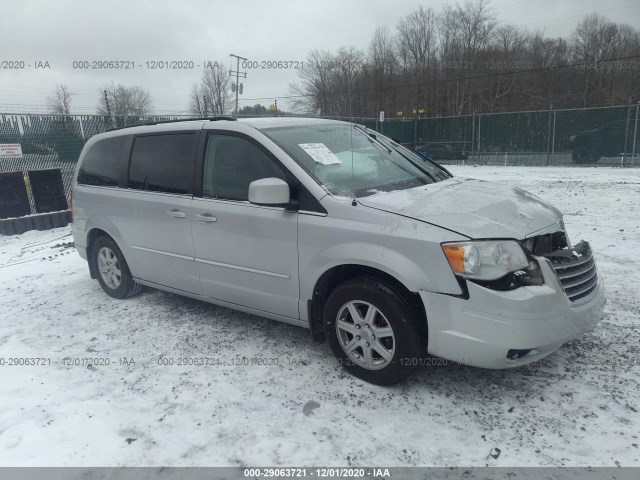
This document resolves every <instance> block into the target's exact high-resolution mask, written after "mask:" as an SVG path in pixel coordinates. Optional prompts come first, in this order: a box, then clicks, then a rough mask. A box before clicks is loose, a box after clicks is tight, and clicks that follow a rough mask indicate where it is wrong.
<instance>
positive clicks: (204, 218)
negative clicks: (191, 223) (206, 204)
mask: <svg viewBox="0 0 640 480" xmlns="http://www.w3.org/2000/svg"><path fill="white" fill-rule="evenodd" d="M194 218H195V219H196V220H198V221H199V222H209V223H212V222H216V221H217V220H218V219H217V218H216V217H214V216H213V215H211V214H210V213H202V214H197V215H194Z"/></svg>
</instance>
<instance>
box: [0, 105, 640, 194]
mask: <svg viewBox="0 0 640 480" xmlns="http://www.w3.org/2000/svg"><path fill="white" fill-rule="evenodd" d="M639 108H640V105H638V104H631V105H623V106H618V107H606V108H591V109H573V110H554V109H551V108H550V109H548V110H540V111H530V112H511V113H500V114H481V115H463V116H458V117H437V118H421V119H414V118H404V119H390V120H385V121H384V122H380V121H379V120H378V119H372V118H353V117H339V118H337V119H338V120H344V121H352V122H356V123H360V124H363V125H365V126H367V127H369V128H372V129H375V130H377V131H379V132H381V133H383V134H384V135H386V136H388V137H391V138H394V139H396V140H398V141H400V142H402V143H406V144H409V145H411V146H413V147H415V148H417V149H418V150H420V151H422V152H424V153H425V154H426V155H427V156H430V157H431V158H433V159H434V160H436V161H439V162H441V163H444V164H472V165H528V166H536V165H537V166H561V165H606V166H625V167H636V166H640V145H637V143H636V142H637V140H640V139H638V138H637V137H638V114H639V111H638V110H639ZM185 118H188V117H185V116H140V117H116V118H115V119H113V120H111V119H110V118H108V117H104V116H97V115H83V116H64V117H63V116H54V115H19V114H0V144H6V143H19V144H21V147H22V153H23V155H22V157H21V158H0V172H11V171H23V172H26V171H29V170H40V169H47V168H60V169H61V171H62V177H63V180H64V184H65V190H66V193H67V195H68V194H69V190H70V185H71V179H72V176H73V172H74V169H75V164H76V162H77V159H78V156H79V154H80V151H81V150H82V147H83V145H84V143H85V142H86V141H87V140H88V139H89V138H91V137H92V136H93V135H96V134H98V133H101V132H104V131H106V130H108V129H109V128H111V127H112V126H113V123H114V122H115V124H116V126H118V127H124V126H131V125H137V124H140V123H146V122H152V121H163V120H179V119H185ZM639 143H640V142H639ZM0 151H2V150H1V149H0Z"/></svg>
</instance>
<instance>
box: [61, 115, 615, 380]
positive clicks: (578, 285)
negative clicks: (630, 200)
mask: <svg viewBox="0 0 640 480" xmlns="http://www.w3.org/2000/svg"><path fill="white" fill-rule="evenodd" d="M72 194H73V197H72V198H73V218H74V222H73V236H74V240H75V245H76V247H77V249H78V252H79V253H80V255H81V256H82V257H83V258H85V259H86V260H88V264H89V272H90V275H91V277H92V278H96V279H97V280H98V282H100V285H101V286H102V288H103V289H104V291H105V292H106V293H107V294H109V295H111V296H112V297H115V298H126V297H129V296H131V295H133V294H135V293H138V292H139V291H140V289H141V287H142V286H143V285H146V286H150V287H153V288H158V289H161V290H166V291H169V292H174V293H178V294H181V295H186V296H189V297H192V298H197V299H200V300H205V301H208V302H212V303H215V304H218V305H223V306H226V307H229V308H233V309H237V310H241V311H244V312H249V313H252V314H255V315H259V316H262V317H267V318H271V319H275V320H279V321H283V322H287V323H290V324H293V325H298V326H301V327H305V328H308V329H309V330H310V332H311V337H312V338H313V339H314V340H316V341H326V342H327V343H328V344H329V345H330V347H331V349H332V350H333V353H334V354H335V356H336V357H337V359H338V361H339V363H340V364H342V365H343V366H344V367H345V368H346V369H347V370H348V371H349V372H351V373H352V374H354V375H356V376H357V377H359V378H361V379H364V380H366V381H368V382H371V383H375V384H379V385H389V384H393V383H396V382H399V381H401V380H402V379H404V378H405V377H406V376H407V375H408V374H409V373H411V372H412V371H413V370H415V369H416V368H417V367H418V366H421V365H432V364H434V363H436V362H433V359H434V357H441V358H443V359H446V360H448V361H452V362H460V363H464V364H468V365H474V366H478V367H484V368H508V367H516V366H519V365H523V364H526V363H530V362H533V361H536V360H538V359H540V358H542V357H545V356H547V355H549V354H550V353H552V352H553V351H555V350H556V349H558V348H559V347H560V346H561V345H562V344H563V343H565V342H567V341H568V340H571V339H573V338H575V337H576V336H578V335H580V334H582V333H583V332H585V331H588V330H591V329H593V327H594V326H595V325H596V323H597V322H598V321H599V320H600V318H601V317H602V313H603V308H604V304H605V296H604V287H603V283H602V279H601V278H600V277H599V276H598V273H597V268H596V264H595V262H594V258H593V255H592V253H591V249H590V247H589V244H588V243H586V242H584V241H581V242H579V243H577V244H571V243H570V242H569V238H568V236H567V233H566V231H565V228H564V224H563V221H562V215H561V213H560V212H559V211H558V210H556V209H555V208H554V207H552V206H550V205H549V204H547V203H545V202H543V201H542V200H540V199H539V198H537V197H535V196H533V195H531V194H529V193H527V192H526V191H524V190H521V189H517V188H510V187H505V186H501V185H498V184H493V183H490V182H484V181H478V180H473V179H468V178H458V177H453V176H452V175H451V174H450V173H449V172H448V171H447V170H446V169H444V168H443V167H441V166H439V165H437V164H435V163H432V162H430V161H428V160H427V159H425V158H424V157H422V156H421V155H418V154H417V153H416V152H414V151H412V150H409V149H407V148H405V147H403V146H401V145H400V144H398V143H397V142H395V141H393V140H391V139H389V138H386V137H384V136H382V135H380V134H378V133H377V132H375V131H372V130H369V129H367V128H365V127H363V126H361V125H355V124H351V123H344V122H338V121H331V120H322V119H309V118H259V119H244V120H236V119H234V118H231V117H216V118H211V119H204V120H190V121H176V122H164V123H156V124H149V125H143V126H136V127H130V128H123V129H119V130H114V131H110V132H107V133H103V134H100V135H96V136H95V137H93V138H91V139H90V140H89V141H88V142H87V144H86V145H85V147H84V149H83V151H82V154H81V156H80V160H79V162H78V167H77V171H76V177H75V180H74V184H73V192H72ZM256 353H257V354H258V353H260V352H256Z"/></svg>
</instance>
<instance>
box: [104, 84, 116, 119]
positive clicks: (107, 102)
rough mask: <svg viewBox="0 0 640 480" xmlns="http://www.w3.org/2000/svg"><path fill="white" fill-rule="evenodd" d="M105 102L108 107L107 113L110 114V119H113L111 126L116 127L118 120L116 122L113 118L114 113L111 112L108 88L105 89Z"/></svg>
mask: <svg viewBox="0 0 640 480" xmlns="http://www.w3.org/2000/svg"><path fill="white" fill-rule="evenodd" d="M104 103H105V105H106V107H107V115H108V116H109V119H110V120H111V128H116V127H117V125H116V122H115V118H113V115H112V114H111V106H110V105H109V97H108V95H107V90H106V89H105V90H104Z"/></svg>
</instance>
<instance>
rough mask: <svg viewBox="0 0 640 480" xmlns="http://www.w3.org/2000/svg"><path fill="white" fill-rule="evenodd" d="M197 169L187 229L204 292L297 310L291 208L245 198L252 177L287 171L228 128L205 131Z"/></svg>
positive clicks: (262, 307)
mask: <svg viewBox="0 0 640 480" xmlns="http://www.w3.org/2000/svg"><path fill="white" fill-rule="evenodd" d="M202 170H203V171H202V175H203V176H202V196H201V197H196V198H194V200H193V205H192V216H191V229H192V233H193V246H194V250H195V261H196V265H197V266H198V271H199V272H200V284H201V287H202V292H203V294H204V295H205V296H207V297H209V298H212V299H217V300H222V301H224V302H229V303H232V304H236V305H242V306H245V307H249V308H252V309H255V310H259V311H263V312H268V313H272V314H277V315H282V316H285V317H289V318H292V319H297V318H299V314H298V296H299V286H298V245H297V222H298V214H297V212H294V211H288V210H285V209H284V208H280V207H264V206H258V205H253V204H251V203H249V201H248V190H249V184H250V183H251V182H252V181H254V180H258V179H260V178H269V177H278V178H282V179H283V180H285V181H286V180H288V176H287V174H286V173H285V172H284V170H283V168H282V167H281V166H280V165H279V164H278V163H277V161H276V160H274V158H272V157H271V155H269V154H268V152H267V151H266V150H264V149H263V147H261V146H259V145H258V144H256V143H254V142H253V141H252V140H251V139H249V138H248V137H244V136H238V135H234V134H231V133H229V134H221V133H214V134H209V136H208V138H207V144H206V148H205V153H204V159H203V168H202Z"/></svg>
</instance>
